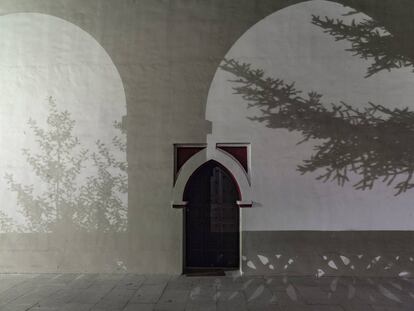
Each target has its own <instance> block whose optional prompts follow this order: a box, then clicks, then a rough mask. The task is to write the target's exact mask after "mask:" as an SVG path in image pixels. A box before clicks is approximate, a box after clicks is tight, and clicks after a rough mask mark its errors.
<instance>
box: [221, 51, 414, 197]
mask: <svg viewBox="0 0 414 311" xmlns="http://www.w3.org/2000/svg"><path fill="white" fill-rule="evenodd" d="M220 68H221V69H222V70H224V71H226V72H229V73H231V74H232V75H233V76H234V77H235V79H232V80H230V81H231V82H232V83H233V84H234V86H233V90H234V92H235V94H238V95H240V96H241V97H242V98H243V99H244V100H245V101H247V102H248V107H257V108H259V109H260V110H261V116H258V117H253V118H250V119H251V120H253V121H257V122H262V123H265V124H266V126H267V127H269V128H284V129H287V130H289V131H299V132H300V133H302V135H303V140H302V141H301V142H304V141H308V140H310V139H318V140H323V142H322V143H319V144H316V146H315V147H314V150H315V153H314V154H313V155H312V156H311V157H310V159H307V160H305V161H303V163H302V164H301V165H299V166H298V170H299V172H301V173H302V174H305V173H308V172H314V171H317V170H319V169H323V170H324V172H323V173H322V174H320V175H319V176H318V177H317V179H318V180H322V181H325V182H326V181H336V182H337V183H338V185H344V184H345V183H346V182H348V181H349V180H350V179H349V173H350V172H352V173H355V174H356V175H357V176H359V180H358V181H357V182H356V183H354V185H353V186H354V187H355V188H356V189H361V190H365V189H371V188H372V187H373V186H374V183H375V182H376V181H377V180H381V181H383V182H385V183H386V184H387V185H388V186H391V185H393V186H394V188H395V190H396V193H395V195H399V194H401V193H402V192H405V191H407V190H408V189H411V188H413V187H414V183H413V182H412V177H413V172H414V145H413V144H412V141H413V139H414V112H413V111H409V110H408V108H405V109H398V108H396V109H388V108H386V107H384V106H381V105H376V104H373V103H369V105H368V107H366V108H364V109H362V110H360V109H356V108H353V107H352V106H351V105H348V104H346V103H344V102H340V103H339V104H331V105H330V107H329V108H327V107H328V105H326V104H324V103H322V102H321V98H322V95H321V94H318V93H316V92H309V93H308V94H307V95H302V92H301V91H300V90H297V89H296V88H295V86H294V83H286V82H285V81H284V80H282V79H275V78H271V77H266V76H265V73H264V71H263V70H261V69H254V68H252V67H251V65H250V64H247V63H241V62H238V61H236V60H234V59H224V61H223V62H222V63H221V65H220ZM301 142H299V143H301Z"/></svg>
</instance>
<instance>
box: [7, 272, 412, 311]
mask: <svg viewBox="0 0 414 311" xmlns="http://www.w3.org/2000/svg"><path fill="white" fill-rule="evenodd" d="M0 310H1V311H150V310H151V311H153V310H159V311H179V310H182V311H220V310H223V311H231V310H237V311H243V310H247V311H256V310H257V311H259V310H260V311H267V310H274V311H397V310H398V311H412V310H414V279H412V278H400V277H394V278H372V277H371V278H358V277H349V276H347V277H321V278H316V277H305V276H302V277H301V276H295V277H292V276H289V277H287V276H266V277H264V276H254V277H253V276H238V275H229V276H224V277H211V276H210V277H186V276H177V275H175V276H171V275H138V274H73V273H71V274H0Z"/></svg>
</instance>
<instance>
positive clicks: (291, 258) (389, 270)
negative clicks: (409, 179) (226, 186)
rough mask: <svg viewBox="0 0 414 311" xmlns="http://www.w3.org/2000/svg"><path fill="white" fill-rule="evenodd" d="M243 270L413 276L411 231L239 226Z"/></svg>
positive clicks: (274, 273)
mask: <svg viewBox="0 0 414 311" xmlns="http://www.w3.org/2000/svg"><path fill="white" fill-rule="evenodd" d="M242 241H243V242H242V243H243V246H242V270H243V273H244V274H246V275H287V276H293V275H312V276H316V277H322V276H368V277H369V276H375V277H382V276H384V277H389V276H393V277H412V276H414V244H413V241H414V231H243V233H242Z"/></svg>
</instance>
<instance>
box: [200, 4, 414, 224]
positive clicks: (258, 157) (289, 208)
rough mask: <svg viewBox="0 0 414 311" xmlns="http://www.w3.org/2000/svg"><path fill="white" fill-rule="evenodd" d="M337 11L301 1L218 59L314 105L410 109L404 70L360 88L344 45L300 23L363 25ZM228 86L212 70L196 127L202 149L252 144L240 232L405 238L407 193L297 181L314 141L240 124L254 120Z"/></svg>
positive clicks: (356, 63)
mask: <svg viewBox="0 0 414 311" xmlns="http://www.w3.org/2000/svg"><path fill="white" fill-rule="evenodd" d="M350 10H351V9H350V8H345V7H343V6H341V5H339V4H335V3H332V2H327V1H309V2H305V3H301V4H297V5H294V6H291V7H288V8H285V9H283V10H281V11H278V12H276V13H274V14H272V15H269V16H268V17H266V18H264V19H263V20H261V21H260V22H258V23H257V24H255V25H254V26H252V27H251V28H250V29H249V30H248V31H246V32H245V33H244V34H243V35H242V36H241V37H240V38H239V39H238V40H237V41H236V43H235V44H234V45H233V46H232V48H231V49H230V50H229V51H228V53H227V54H226V56H225V57H226V58H234V59H236V60H239V61H242V62H247V63H251V64H252V66H253V67H254V68H261V69H264V70H265V73H266V74H267V75H268V76H271V77H274V78H282V79H284V80H285V81H286V82H292V81H295V82H296V87H297V88H298V89H300V90H303V91H304V93H306V92H308V91H317V92H318V93H321V94H324V97H323V102H325V103H331V102H333V103H339V102H340V101H344V102H347V103H349V104H351V105H354V106H355V107H359V108H361V107H364V106H365V105H366V104H367V103H368V102H373V103H376V104H382V105H384V106H385V107H389V108H394V107H399V108H404V107H406V106H408V107H411V108H413V109H414V104H413V101H412V98H414V74H413V73H412V72H411V70H410V69H408V68H405V69H398V70H393V71H391V72H385V71H384V72H380V73H378V74H376V75H374V76H372V77H370V78H368V79H366V78H364V76H365V74H366V68H367V67H368V66H369V64H370V63H369V62H368V61H365V60H361V59H360V58H358V57H354V56H352V54H351V53H350V52H347V51H345V49H346V48H349V47H350V44H349V43H348V42H343V41H340V42H335V41H334V39H333V37H331V36H330V35H328V34H324V33H323V32H322V30H321V29H320V28H318V27H317V26H314V25H312V24H311V23H310V20H311V16H312V14H315V15H320V16H322V17H324V16H325V15H326V16H329V17H338V18H344V19H345V20H348V21H350V20H351V19H352V18H355V19H361V18H368V17H367V16H365V15H362V14H358V15H355V16H352V17H343V16H342V14H344V13H347V12H349V11H350ZM232 78H234V77H233V76H232V75H230V74H229V73H227V72H224V71H222V70H221V69H218V70H217V72H216V74H215V77H214V79H213V81H212V84H211V87H210V91H209V95H208V100H207V110H206V119H207V120H210V121H211V122H212V128H213V131H212V134H211V135H209V137H208V143H209V144H214V143H216V142H221V143H223V142H251V143H252V199H253V200H254V201H256V202H257V203H258V204H257V205H258V206H257V207H255V208H252V209H249V210H244V212H243V217H242V219H243V230H253V231H255V230H258V231H259V230H412V229H413V228H414V210H413V208H412V202H413V199H414V192H412V191H408V192H407V193H403V194H401V195H399V196H398V197H395V196H394V193H395V190H394V189H392V188H388V187H386V186H385V185H384V184H382V183H381V182H378V183H377V184H376V186H375V187H374V189H373V190H366V191H360V190H355V189H353V188H352V181H351V183H348V184H346V185H345V186H344V187H340V186H338V185H336V184H335V183H323V182H320V181H317V180H315V177H317V176H318V174H317V173H316V174H306V175H304V176H301V175H300V174H299V173H298V172H297V171H296V166H297V165H298V164H300V163H301V162H302V161H303V160H304V159H307V158H309V157H310V155H311V154H312V147H313V146H314V144H315V141H313V142H312V141H311V142H307V143H303V144H300V145H297V143H298V142H299V141H300V140H301V139H302V137H301V135H300V133H298V132H288V131H287V130H285V129H271V128H266V127H265V125H264V124H261V123H258V122H253V121H250V120H248V119H247V117H249V116H255V115H260V114H259V111H258V110H257V109H256V108H250V109H248V108H247V103H246V102H245V101H243V100H242V99H241V97H240V96H238V95H234V94H233V90H232V86H233V84H232V82H229V81H228V80H229V79H232Z"/></svg>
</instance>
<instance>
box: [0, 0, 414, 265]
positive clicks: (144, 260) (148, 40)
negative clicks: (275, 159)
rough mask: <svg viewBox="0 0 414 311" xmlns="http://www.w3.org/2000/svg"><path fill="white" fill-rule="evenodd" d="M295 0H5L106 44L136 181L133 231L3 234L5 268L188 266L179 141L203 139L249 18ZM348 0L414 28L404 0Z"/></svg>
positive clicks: (5, 10) (131, 181)
mask: <svg viewBox="0 0 414 311" xmlns="http://www.w3.org/2000/svg"><path fill="white" fill-rule="evenodd" d="M295 2H297V1H265V0H263V1H260V0H257V1H249V0H246V1H239V0H231V1H221V0H217V1H196V0H185V1H184V0H169V1H167V0H164V1H162V0H141V1H140V0H138V1H133V0H125V1H112V0H88V1H83V0H76V1H75V0H71V1H69V0H68V1H65V0H58V1H56V0H38V1H33V0H27V1H23V0H17V1H16V0H13V1H12V0H10V1H6V0H1V1H0V14H2V15H6V14H12V13H19V12H36V13H42V14H49V15H52V16H56V17H59V18H62V19H64V20H66V21H68V22H70V23H73V24H75V25H77V26H79V27H80V28H81V29H83V30H84V31H86V32H87V33H89V34H90V35H91V36H92V37H93V38H95V39H96V41H97V42H98V43H99V44H100V45H101V46H102V47H103V49H104V50H105V51H106V52H107V53H108V55H109V57H110V58H111V60H112V61H113V63H114V64H115V66H116V68H117V70H118V72H119V74H120V77H121V79H122V83H123V87H124V90H125V97H126V105H127V141H128V146H127V160H128V188H129V191H128V228H127V230H126V232H122V233H116V232H112V233H104V232H99V231H98V232H94V233H80V232H77V231H73V230H70V229H67V228H65V227H64V226H62V228H57V229H56V230H55V231H54V232H53V233H25V234H20V233H5V234H1V235H0V271H2V272H56V271H58V272H71V271H77V272H97V271H101V272H124V271H129V272H138V273H181V271H182V214H181V213H182V212H181V211H179V210H173V209H171V208H170V200H171V189H172V182H173V156H172V155H173V143H187V142H188V143H203V142H206V139H207V138H206V137H207V135H208V134H209V133H211V124H210V122H208V121H206V118H205V105H206V100H207V94H208V90H209V87H210V83H211V81H212V79H213V76H214V73H215V72H216V69H217V66H218V64H219V63H220V61H221V60H222V59H223V57H224V55H225V54H226V53H227V51H228V50H229V48H230V47H231V46H232V44H233V43H234V42H235V41H236V40H237V39H238V38H239V37H240V35H242V34H243V33H244V32H245V31H246V30H247V29H248V28H249V27H251V26H252V25H253V24H255V23H256V22H258V21H259V20H261V19H262V18H263V17H265V16H267V15H269V14H271V13H273V12H274V11H276V10H278V9H280V8H282V7H285V6H287V5H288V4H293V3H295ZM346 3H348V4H352V6H353V7H356V8H358V9H363V10H364V11H366V12H367V14H368V15H370V16H372V17H375V18H379V19H381V20H382V21H383V22H384V23H386V24H387V25H389V26H390V28H392V29H396V31H397V32H398V31H400V32H401V33H404V34H407V33H409V32H410V31H411V30H412V29H413V28H414V27H413V25H411V24H407V21H409V19H410V16H412V14H411V13H412V11H413V9H412V8H411V7H409V6H407V3H408V2H407V1H401V3H400V4H399V5H398V7H400V9H394V8H395V7H396V6H395V5H391V4H392V3H393V2H392V1H382V2H381V4H378V3H377V2H375V1H346ZM401 8H403V9H401ZM395 21H397V22H395ZM401 30H403V31H401ZM406 37H407V38H410V36H409V35H406ZM407 44H408V43H407ZM253 152H254V151H253ZM355 217H358V215H355ZM274 229H275V230H277V228H274ZM370 229H371V228H370ZM246 245H248V244H246ZM252 251H253V252H254V251H255V250H254V249H253V250H252Z"/></svg>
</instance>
